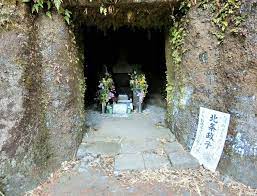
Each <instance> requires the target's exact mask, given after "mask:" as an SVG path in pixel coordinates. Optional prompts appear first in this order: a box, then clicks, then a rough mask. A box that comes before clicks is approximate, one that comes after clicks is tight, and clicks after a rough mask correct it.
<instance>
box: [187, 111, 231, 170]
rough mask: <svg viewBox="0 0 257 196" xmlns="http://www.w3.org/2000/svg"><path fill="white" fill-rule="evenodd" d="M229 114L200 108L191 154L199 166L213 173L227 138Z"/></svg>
mask: <svg viewBox="0 0 257 196" xmlns="http://www.w3.org/2000/svg"><path fill="white" fill-rule="evenodd" d="M229 120H230V114H226V113H222V112H219V111H215V110H210V109H207V108H202V107H201V108H200V114H199V123H198V128H197V133H196V137H195V141H194V144H193V147H192V149H191V154H192V155H193V156H194V157H195V158H197V159H198V161H199V163H200V164H203V166H204V167H205V168H207V169H209V170H211V171H215V170H216V167H217V165H218V163H219V160H220V156H221V153H222V150H223V147H224V143H225V140H226V136H227V130H228V125H229Z"/></svg>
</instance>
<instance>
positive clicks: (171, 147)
mask: <svg viewBox="0 0 257 196" xmlns="http://www.w3.org/2000/svg"><path fill="white" fill-rule="evenodd" d="M164 149H165V152H166V153H167V154H169V153H174V152H184V148H183V146H182V145H181V144H180V143H178V142H177V141H175V142H172V143H167V144H165V146H164Z"/></svg>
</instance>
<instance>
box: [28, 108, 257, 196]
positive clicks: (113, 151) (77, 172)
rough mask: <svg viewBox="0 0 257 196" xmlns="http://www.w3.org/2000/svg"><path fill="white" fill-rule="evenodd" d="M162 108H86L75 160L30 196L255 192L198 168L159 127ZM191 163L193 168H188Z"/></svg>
mask: <svg viewBox="0 0 257 196" xmlns="http://www.w3.org/2000/svg"><path fill="white" fill-rule="evenodd" d="M163 119H164V110H162V109H161V108H158V107H150V108H148V109H146V110H145V112H144V113H143V114H140V115H139V114H132V115H130V116H129V117H127V118H117V117H111V116H108V115H101V114H99V113H98V112H95V111H89V113H88V116H87V123H88V125H89V126H90V131H89V132H88V133H87V134H85V136H84V138H83V142H82V144H81V145H80V147H79V149H78V152H77V159H78V160H77V161H71V162H68V163H64V164H63V166H62V167H61V168H60V169H59V170H57V171H56V172H54V173H53V174H52V175H51V177H50V178H49V180H47V181H46V182H44V183H43V184H42V185H40V186H38V187H37V188H36V189H34V190H31V191H29V192H27V194H26V195H33V196H49V195H50V196H59V195H60V196H64V195H69V196H73V195H74V196H80V195H81V196H84V195H86V196H91V195H92V196H98V195H99V196H100V195H101V196H102V195H117V196H120V195H138V196H144V195H145V196H148V195H158V196H159V195H160V196H163V195H164V196H166V195H167V196H168V195H183V196H186V195H188V196H190V195H231V196H232V195H233V196H234V195H238V190H240V193H239V195H257V190H253V189H250V188H249V187H246V186H244V185H242V184H240V183H237V182H235V181H233V180H231V179H230V178H228V177H221V176H220V175H219V174H218V173H217V172H216V173H212V172H210V171H208V170H205V169H204V168H202V167H200V168H199V164H198V162H197V161H196V160H195V159H194V158H193V157H192V156H191V155H190V154H189V153H188V152H186V151H185V150H184V149H183V147H182V146H181V145H180V144H179V143H178V142H177V141H176V140H175V138H174V135H172V134H171V133H170V131H169V129H167V128H165V127H164V126H163V124H164V122H163ZM188 168H193V169H188Z"/></svg>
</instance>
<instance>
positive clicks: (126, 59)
mask: <svg viewBox="0 0 257 196" xmlns="http://www.w3.org/2000/svg"><path fill="white" fill-rule="evenodd" d="M83 39H84V55H85V68H86V69H85V76H86V78H87V94H86V97H87V101H89V102H90V103H92V102H93V99H94V97H95V94H96V90H97V86H98V82H99V80H100V79H101V77H102V76H103V75H104V73H105V72H108V73H110V74H111V75H112V76H113V79H114V83H115V86H116V89H117V92H118V94H128V95H129V96H131V91H130V86H129V73H130V72H131V71H132V70H133V69H139V71H141V72H142V73H144V74H145V75H146V78H147V82H148V84H149V88H148V92H149V93H148V97H147V98H150V97H152V96H153V95H154V96H156V95H161V94H162V93H163V92H164V89H165V83H166V82H165V80H166V78H165V71H166V65H165V31H162V30H154V29H137V28H128V27H121V28H119V29H117V30H108V31H101V30H99V29H97V27H95V26H92V27H85V28H84V29H83ZM160 97H161V96H160Z"/></svg>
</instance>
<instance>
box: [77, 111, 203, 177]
mask: <svg viewBox="0 0 257 196" xmlns="http://www.w3.org/2000/svg"><path fill="white" fill-rule="evenodd" d="M152 107H153V108H150V109H148V110H146V112H144V113H143V114H137V113H133V114H130V115H129V116H128V117H113V116H111V115H107V114H105V115H101V114H99V113H97V112H95V111H90V112H89V116H90V115H92V116H93V118H92V117H89V119H88V124H89V125H90V131H89V132H88V133H87V134H85V136H84V138H83V141H82V144H81V145H80V147H79V149H78V152H77V158H78V159H80V160H82V161H83V158H85V157H87V156H88V155H89V154H90V155H93V156H97V155H98V156H104V155H109V156H113V157H114V160H115V164H114V173H115V174H118V173H119V172H121V171H126V170H138V171H141V170H146V169H160V168H163V167H165V168H170V167H173V168H175V169H188V168H198V167H199V164H198V162H197V160H196V159H195V158H193V157H192V156H191V155H190V154H189V153H188V152H186V151H185V150H184V149H183V147H182V146H181V145H180V144H179V143H178V142H177V141H176V139H175V137H174V135H173V134H172V133H171V132H170V130H169V129H168V128H165V126H164V111H163V110H162V109H161V108H157V107H154V106H152ZM156 110H158V111H156ZM154 112H155V113H154ZM156 112H157V113H156ZM96 115H97V117H96ZM156 116H158V118H156ZM162 118H163V119H162ZM91 119H98V121H95V120H94V122H92V121H91Z"/></svg>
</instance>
